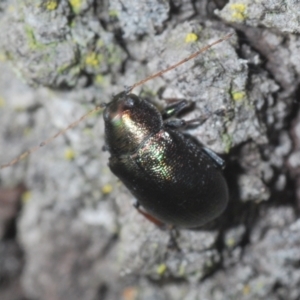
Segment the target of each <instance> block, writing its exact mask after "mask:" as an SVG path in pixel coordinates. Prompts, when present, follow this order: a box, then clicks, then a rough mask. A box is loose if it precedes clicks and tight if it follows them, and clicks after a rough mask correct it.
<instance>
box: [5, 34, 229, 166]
mask: <svg viewBox="0 0 300 300" xmlns="http://www.w3.org/2000/svg"><path fill="white" fill-rule="evenodd" d="M232 35H233V33H229V34H227V35H225V36H224V37H222V38H220V39H219V40H217V41H215V42H213V43H211V44H208V45H206V46H205V47H203V48H201V49H199V50H198V51H196V52H194V53H192V54H191V55H190V56H188V57H186V58H184V59H183V60H181V61H179V62H177V63H176V64H174V65H172V66H170V67H168V68H166V69H164V70H162V71H159V72H157V73H155V74H152V75H150V76H148V77H146V78H144V79H143V80H141V81H139V82H136V83H135V84H133V85H132V86H129V87H125V93H126V94H129V93H130V92H131V91H132V90H133V89H134V88H136V87H137V86H139V85H142V84H144V83H146V82H147V81H149V80H151V79H153V78H156V77H159V76H162V75H163V74H164V73H167V72H169V71H171V70H173V69H175V68H177V67H178V66H180V65H182V64H184V63H186V62H187V61H189V60H191V59H193V58H195V57H196V56H198V55H200V54H201V53H203V52H205V51H207V50H208V49H210V48H211V47H213V46H214V45H217V44H219V43H221V42H223V41H226V40H228V39H229V38H230V37H231V36H232ZM106 105H107V104H105V103H103V104H101V105H98V106H96V107H95V108H94V109H92V110H90V111H89V112H87V113H86V114H84V115H83V116H82V117H80V118H79V119H78V120H77V121H75V122H73V123H71V124H70V125H68V126H67V127H66V128H65V129H62V130H61V131H59V132H57V133H56V134H55V135H53V136H52V137H50V138H48V139H46V140H44V141H43V142H41V143H40V144H39V145H37V146H35V147H33V148H31V149H29V150H27V151H25V152H23V153H22V154H21V155H19V156H18V157H17V158H15V159H13V160H11V161H10V162H9V163H7V164H4V165H1V166H0V170H1V169H4V168H7V167H10V166H13V165H15V164H16V163H18V162H19V161H20V160H22V159H24V158H26V157H27V156H29V155H30V154H32V153H34V152H36V151H37V150H39V149H40V148H42V147H44V146H45V145H47V144H49V143H51V142H52V141H53V140H54V139H56V138H57V137H59V136H60V135H63V134H64V133H65V132H66V131H68V130H69V129H71V128H74V127H75V126H77V125H78V124H79V123H80V122H81V121H83V120H84V119H85V118H87V117H88V116H90V115H91V114H93V113H95V112H97V111H99V110H101V109H103V108H105V106H106Z"/></svg>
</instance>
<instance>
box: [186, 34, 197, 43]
mask: <svg viewBox="0 0 300 300" xmlns="http://www.w3.org/2000/svg"><path fill="white" fill-rule="evenodd" d="M197 40H198V35H197V34H195V33H192V32H190V33H188V34H187V35H186V37H185V42H186V43H193V42H196V41H197Z"/></svg>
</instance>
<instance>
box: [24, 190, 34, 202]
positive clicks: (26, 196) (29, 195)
mask: <svg viewBox="0 0 300 300" xmlns="http://www.w3.org/2000/svg"><path fill="white" fill-rule="evenodd" d="M31 198H32V193H31V192H30V191H26V192H24V193H23V194H22V203H23V204H26V203H28V202H29V201H30V200H31Z"/></svg>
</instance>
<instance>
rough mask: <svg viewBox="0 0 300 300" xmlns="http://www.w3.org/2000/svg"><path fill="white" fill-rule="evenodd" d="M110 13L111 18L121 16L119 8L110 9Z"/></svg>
mask: <svg viewBox="0 0 300 300" xmlns="http://www.w3.org/2000/svg"><path fill="white" fill-rule="evenodd" d="M108 15H109V16H110V17H111V18H117V17H118V16H119V12H118V11H117V10H114V9H112V10H110V11H109V12H108Z"/></svg>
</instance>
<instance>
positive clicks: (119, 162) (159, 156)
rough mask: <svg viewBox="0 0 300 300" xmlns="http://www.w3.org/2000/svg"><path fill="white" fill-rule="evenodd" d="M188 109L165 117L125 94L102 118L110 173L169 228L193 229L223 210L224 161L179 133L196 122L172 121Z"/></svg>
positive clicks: (175, 108)
mask: <svg viewBox="0 0 300 300" xmlns="http://www.w3.org/2000/svg"><path fill="white" fill-rule="evenodd" d="M188 105H189V104H188V102H187V101H186V100H183V101H180V102H178V103H176V104H175V105H172V106H171V107H167V109H166V110H165V111H164V112H163V114H161V113H160V112H159V111H158V109H157V108H156V107H155V106H154V105H153V104H151V103H150V102H149V101H146V100H143V99H141V98H140V97H138V96H136V95H134V94H130V93H127V92H126V91H125V92H122V93H120V94H118V95H116V96H115V97H114V98H113V100H112V101H111V102H109V103H108V104H107V105H106V107H105V110H104V114H103V117H104V124H105V136H106V145H107V150H108V151H109V152H110V154H111V156H110V158H109V168H110V169H111V171H112V172H113V173H114V174H115V175H116V176H117V177H118V178H119V179H120V180H121V181H122V182H123V183H124V184H125V186H126V187H127V188H128V189H129V190H130V192H131V193H132V194H133V195H134V196H135V198H136V199H137V203H136V206H137V208H139V206H140V205H142V206H143V208H145V209H146V212H147V213H149V215H150V216H152V217H154V218H155V219H158V221H161V222H163V223H165V224H170V225H174V226H176V227H187V228H192V227H199V226H201V225H203V224H205V223H207V222H209V221H211V220H212V219H214V218H216V217H217V216H219V215H220V214H221V213H222V212H223V211H224V209H225V208H226V206H227V202H228V188H227V184H226V181H225V178H224V176H223V174H222V168H223V166H224V161H223V160H222V159H221V158H220V157H219V156H217V155H216V154H215V153H214V152H213V151H211V150H209V149H207V148H205V147H200V146H199V145H198V144H197V143H196V142H195V141H194V140H193V139H191V138H189V137H187V136H185V135H183V134H182V133H181V132H179V131H178V128H180V127H183V126H186V125H188V123H190V122H193V121H194V120H191V121H189V122H186V121H184V120H181V119H169V118H170V117H172V116H176V115H178V114H179V113H180V112H181V111H183V110H184V109H185V108H186V107H187V106H188ZM163 115H164V116H165V118H166V120H165V121H164V120H163ZM146 216H147V214H146Z"/></svg>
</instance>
